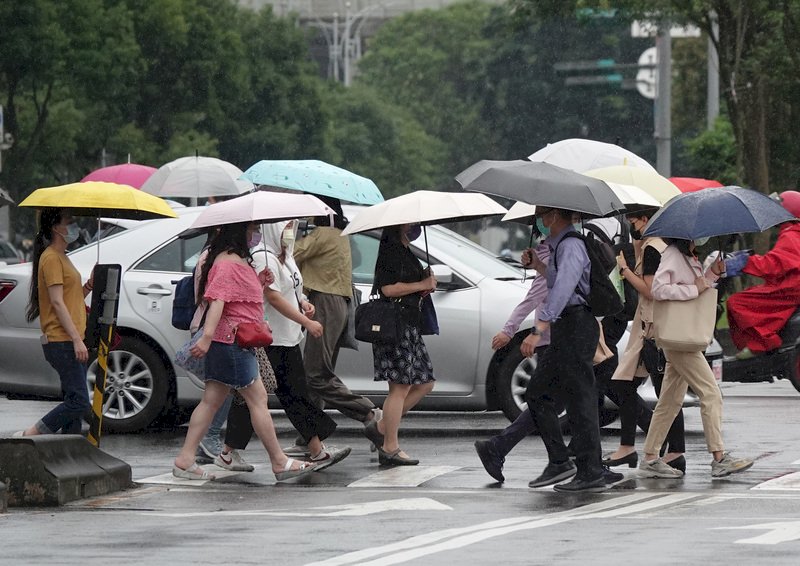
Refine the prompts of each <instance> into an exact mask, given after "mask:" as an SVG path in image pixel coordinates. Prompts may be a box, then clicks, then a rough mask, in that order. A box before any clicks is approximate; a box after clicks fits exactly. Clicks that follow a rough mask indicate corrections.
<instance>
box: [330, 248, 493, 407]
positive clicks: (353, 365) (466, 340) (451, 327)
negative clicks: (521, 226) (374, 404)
mask: <svg viewBox="0 0 800 566" xmlns="http://www.w3.org/2000/svg"><path fill="white" fill-rule="evenodd" d="M379 244H380V240H379V238H378V234H377V233H364V234H353V235H351V236H350V245H351V250H352V258H353V283H354V284H355V285H356V287H358V288H359V289H360V290H361V293H362V297H361V301H362V302H367V301H368V300H369V295H370V293H371V291H372V284H373V279H374V273H375V261H376V259H377V257H378V246H379ZM412 249H413V248H412ZM415 253H419V256H422V257H423V258H424V252H421V251H420V250H416V249H415ZM422 261H423V264H424V259H423V260H422ZM436 262H441V260H434V259H433V258H432V263H436ZM432 298H433V303H434V305H435V307H436V314H437V317H438V320H439V328H440V334H439V335H438V336H426V337H425V338H424V340H425V344H426V346H427V347H428V352H429V354H430V356H431V361H432V363H433V369H434V375H435V376H436V388H435V389H434V393H433V395H448V396H461V395H467V394H469V393H471V392H472V391H473V389H474V386H475V373H476V367H477V355H478V342H479V340H480V321H481V315H480V307H481V299H480V290H479V289H478V288H477V287H475V286H474V285H472V284H470V283H468V282H467V281H466V280H464V279H463V278H460V277H459V276H458V275H457V274H456V275H454V282H453V283H452V284H451V285H450V286H448V290H445V289H444V288H443V286H440V289H439V290H437V291H436V292H435V293H434V294H433V295H432ZM336 372H337V374H338V375H339V376H340V377H341V378H342V379H343V380H344V381H345V382H346V383H347V385H348V386H349V387H350V388H351V389H353V390H355V391H358V392H360V393H369V394H374V393H385V392H386V385H385V384H384V383H381V382H375V381H374V379H373V377H374V372H373V359H372V345H371V344H367V343H361V344H360V347H359V349H358V351H354V350H346V349H343V350H341V352H340V353H339V359H338V362H337V365H336Z"/></svg>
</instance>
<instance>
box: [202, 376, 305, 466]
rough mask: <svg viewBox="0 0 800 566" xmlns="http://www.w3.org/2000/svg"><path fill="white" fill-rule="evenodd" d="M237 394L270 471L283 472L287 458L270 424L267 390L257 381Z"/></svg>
mask: <svg viewBox="0 0 800 566" xmlns="http://www.w3.org/2000/svg"><path fill="white" fill-rule="evenodd" d="M239 393H240V394H241V395H242V397H244V400H245V403H247V408H248V409H250V422H251V423H253V430H254V431H255V433H256V435H258V438H259V440H261V444H263V445H264V448H265V449H266V451H267V454H269V461H270V464H271V465H272V471H273V472H274V473H278V472H281V471H283V469H284V466H286V462H287V461H288V459H289V458H288V457H287V456H286V454H284V453H283V450H281V447H280V444H278V437H277V436H276V434H275V425H274V424H273V423H272V415H270V414H269V409H268V407H267V390H266V389H264V384H263V383H262V382H261V380H260V379H257V380H255V382H253V384H252V385H248V386H247V387H245V388H243V389H239ZM198 442H199V440H198ZM292 469H293V470H299V469H300V463H299V462H297V463H295V464H294V465H293V466H292Z"/></svg>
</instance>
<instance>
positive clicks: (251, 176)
mask: <svg viewBox="0 0 800 566" xmlns="http://www.w3.org/2000/svg"><path fill="white" fill-rule="evenodd" d="M241 178H242V179H246V180H248V181H252V182H253V183H255V184H257V185H268V186H270V187H279V188H282V189H289V190H293V191H300V192H304V193H311V194H314V195H323V196H327V197H333V198H337V199H339V200H344V201H348V202H354V203H358V204H378V203H379V202H383V195H382V194H381V192H380V190H378V187H377V185H375V183H373V182H372V181H371V180H370V179H367V178H366V177H361V176H360V175H356V174H355V173H351V172H350V171H348V170H347V169H342V168H340V167H336V166H334V165H330V164H328V163H325V162H324V161H318V160H315V159H306V160H284V161H273V160H262V161H259V162H258V163H256V164H255V165H252V166H251V167H250V168H249V169H247V171H245V172H244V173H243V174H242V177H241Z"/></svg>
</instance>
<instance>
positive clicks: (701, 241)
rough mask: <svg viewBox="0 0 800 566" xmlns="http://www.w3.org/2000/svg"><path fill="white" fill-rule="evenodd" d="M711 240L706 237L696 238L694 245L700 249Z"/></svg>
mask: <svg viewBox="0 0 800 566" xmlns="http://www.w3.org/2000/svg"><path fill="white" fill-rule="evenodd" d="M710 239H711V238H708V237H706V238H695V239H694V245H695V246H697V247H698V248H699V247H700V246H704V245H706V244H707V243H708V241H709V240H710Z"/></svg>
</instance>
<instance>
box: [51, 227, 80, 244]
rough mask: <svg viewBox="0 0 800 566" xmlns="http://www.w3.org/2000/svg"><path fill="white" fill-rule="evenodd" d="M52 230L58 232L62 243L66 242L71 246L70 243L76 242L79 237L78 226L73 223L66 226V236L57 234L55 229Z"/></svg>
mask: <svg viewBox="0 0 800 566" xmlns="http://www.w3.org/2000/svg"><path fill="white" fill-rule="evenodd" d="M53 230H54V231H55V232H58V234H59V235H60V236H61V237H62V238H64V241H65V242H67V244H71V243H72V242H74V241H75V240H77V239H78V238H79V237H80V235H81V230H80V228H78V225H77V224H75V223H74V222H71V223H69V224H67V233H66V234H62V233H61V232H59V231H58V230H56V229H55V228H53Z"/></svg>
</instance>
